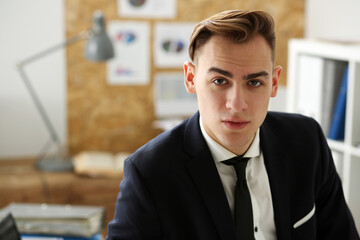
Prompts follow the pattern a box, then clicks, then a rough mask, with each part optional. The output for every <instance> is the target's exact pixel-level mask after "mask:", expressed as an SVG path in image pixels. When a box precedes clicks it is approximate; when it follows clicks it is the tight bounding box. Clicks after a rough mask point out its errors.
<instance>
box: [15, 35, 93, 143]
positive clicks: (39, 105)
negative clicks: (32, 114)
mask: <svg viewBox="0 0 360 240" xmlns="http://www.w3.org/2000/svg"><path fill="white" fill-rule="evenodd" d="M89 34H91V31H86V32H82V33H80V34H78V35H76V36H75V37H72V38H69V39H67V40H66V41H64V42H62V43H60V44H57V45H55V46H53V47H50V48H48V49H45V50H43V51H41V52H39V53H37V54H34V55H33V56H30V57H28V58H26V59H24V60H22V61H20V62H18V64H17V70H18V72H19V74H20V76H21V79H22V80H23V82H24V84H25V86H26V88H27V90H28V92H29V94H30V96H31V98H32V100H33V102H34V104H35V106H36V109H37V110H38V112H39V114H40V116H41V119H42V120H43V122H44V123H45V125H46V128H47V130H48V132H49V134H50V137H51V139H52V140H53V141H54V142H56V143H59V136H58V135H57V133H56V131H55V128H54V126H53V124H52V123H51V121H50V118H49V117H48V115H47V114H46V111H45V108H44V106H43V104H42V103H41V101H40V99H39V97H38V95H37V93H36V91H35V89H34V88H33V86H32V85H31V82H30V80H29V77H28V76H27V74H26V72H25V69H24V66H25V65H27V64H29V63H31V62H34V61H36V60H38V59H40V58H42V57H44V56H46V55H48V54H50V53H52V52H54V51H56V50H58V49H61V48H64V47H66V46H68V45H71V44H73V43H76V42H78V41H80V40H83V39H86V38H88V37H89Z"/></svg>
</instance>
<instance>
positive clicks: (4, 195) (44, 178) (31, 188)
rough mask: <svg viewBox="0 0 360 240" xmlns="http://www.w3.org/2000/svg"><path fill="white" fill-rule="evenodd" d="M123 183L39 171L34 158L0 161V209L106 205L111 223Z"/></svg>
mask: <svg viewBox="0 0 360 240" xmlns="http://www.w3.org/2000/svg"><path fill="white" fill-rule="evenodd" d="M120 181H121V179H109V178H88V177H83V176H78V175H76V174H75V173H74V172H43V171H39V170H38V169H36V167H35V161H34V160H33V159H19V160H0V192H1V198H0V208H2V207H4V206H6V205H8V204H9V203H11V202H23V203H57V204H73V205H94V206H104V207H105V208H106V223H108V222H109V221H110V220H111V219H112V218H113V216H114V210H115V202H116V198H117V195H118V192H119V184H120ZM106 232H107V230H106V229H104V232H103V235H105V234H106Z"/></svg>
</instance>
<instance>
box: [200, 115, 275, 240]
mask: <svg viewBox="0 0 360 240" xmlns="http://www.w3.org/2000/svg"><path fill="white" fill-rule="evenodd" d="M199 121H200V129H201V132H202V134H203V136H204V138H205V140H206V143H207V144H208V146H209V148H210V152H211V154H212V156H213V158H214V161H215V164H216V167H217V170H218V172H219V175H220V178H221V181H222V184H223V186H224V190H225V193H226V197H227V199H228V202H229V206H230V209H231V212H232V214H233V216H234V207H235V186H236V180H237V177H236V172H235V169H234V167H233V166H231V165H230V166H229V165H226V164H224V163H222V162H221V161H224V160H227V159H229V158H233V157H235V156H236V155H235V154H234V153H232V152H230V151H229V150H227V149H226V148H224V147H223V146H221V145H220V144H219V143H217V142H216V141H215V140H214V139H212V138H211V137H210V136H209V135H208V134H207V132H206V131H205V129H204V127H203V125H202V122H201V117H200V120H199ZM244 157H249V158H250V160H249V161H248V163H247V166H246V179H247V184H248V188H249V191H250V196H251V204H252V208H253V217H254V236H255V239H256V240H276V229H275V222H274V211H273V205H272V199H271V191H270V184H269V179H268V175H267V171H266V168H265V164H264V157H263V154H262V153H261V149H260V129H258V130H257V132H256V135H255V138H254V140H253V142H252V144H251V145H250V147H249V149H248V150H247V152H246V153H245V155H244Z"/></svg>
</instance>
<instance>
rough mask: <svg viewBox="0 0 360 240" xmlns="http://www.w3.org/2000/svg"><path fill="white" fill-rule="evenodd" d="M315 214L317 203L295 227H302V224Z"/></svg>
mask: <svg viewBox="0 0 360 240" xmlns="http://www.w3.org/2000/svg"><path fill="white" fill-rule="evenodd" d="M314 214H315V205H314V207H313V209H312V210H311V211H310V212H309V213H308V214H307V215H306V216H305V217H303V218H302V219H300V220H299V221H297V222H296V223H295V224H294V226H293V227H294V228H298V227H300V226H301V225H303V224H304V223H306V222H307V221H308V220H309V219H310V218H311V217H312V216H313V215H314Z"/></svg>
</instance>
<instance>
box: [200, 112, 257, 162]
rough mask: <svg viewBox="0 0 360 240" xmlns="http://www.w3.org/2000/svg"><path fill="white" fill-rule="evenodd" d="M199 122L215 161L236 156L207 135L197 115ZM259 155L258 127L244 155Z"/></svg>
mask: <svg viewBox="0 0 360 240" xmlns="http://www.w3.org/2000/svg"><path fill="white" fill-rule="evenodd" d="M199 123H200V130H201V133H202V135H203V136H204V138H205V141H206V143H207V145H208V146H209V149H210V152H211V155H212V156H213V158H214V160H215V162H221V161H224V160H226V159H229V158H233V157H236V156H237V155H236V154H234V153H233V152H231V151H229V150H227V149H226V148H224V147H223V146H221V145H220V144H219V143H217V142H216V141H215V140H214V139H213V138H211V137H210V136H209V134H208V133H207V132H206V130H205V128H204V126H203V124H202V121H201V116H200V117H199ZM259 155H260V128H259V129H258V130H257V131H256V133H255V138H254V140H253V142H252V143H251V145H250V147H249V149H248V150H247V151H246V153H245V155H244V157H250V158H252V157H257V156H259Z"/></svg>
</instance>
